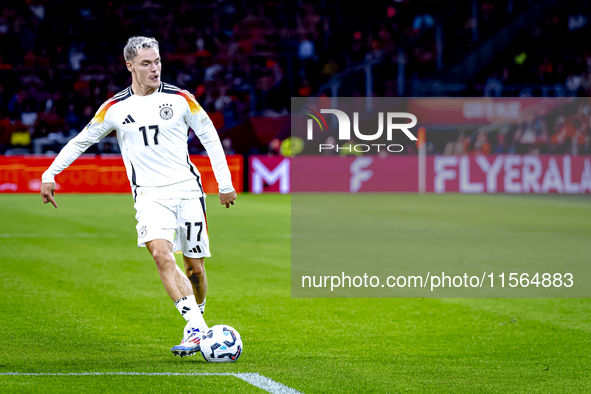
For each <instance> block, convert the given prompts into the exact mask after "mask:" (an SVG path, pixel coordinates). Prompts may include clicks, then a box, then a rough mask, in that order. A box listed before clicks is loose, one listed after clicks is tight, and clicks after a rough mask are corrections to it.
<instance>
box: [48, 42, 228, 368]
mask: <svg viewBox="0 0 591 394" xmlns="http://www.w3.org/2000/svg"><path fill="white" fill-rule="evenodd" d="M123 53H124V56H125V62H126V66H127V69H128V70H129V72H131V76H132V84H131V86H130V87H128V88H126V89H125V90H123V91H121V92H119V93H117V94H116V95H115V96H113V97H112V98H111V99H109V100H107V101H106V102H105V103H104V104H103V105H102V106H101V107H100V108H99V110H98V111H97V112H96V114H95V116H94V118H92V120H91V121H90V123H88V125H87V126H86V128H85V129H84V130H83V131H82V132H81V133H80V134H78V136H77V137H76V138H74V139H72V140H71V141H70V142H69V143H68V144H67V145H66V146H64V148H63V149H62V150H61V152H60V153H59V155H58V156H57V157H56V158H55V160H54V161H53V163H52V164H51V166H50V167H49V168H48V169H47V171H45V173H43V176H42V184H41V196H42V198H43V202H44V203H45V204H47V203H48V202H51V203H52V204H53V206H54V207H55V208H57V204H56V202H55V199H54V193H55V181H54V177H55V176H56V175H57V174H59V173H60V172H62V171H63V170H64V169H65V168H67V167H68V166H69V165H70V164H71V163H72V162H73V161H74V160H76V158H77V157H78V156H80V155H81V154H82V152H84V151H85V150H86V149H88V147H90V146H91V145H92V144H95V143H97V142H98V141H99V140H100V139H101V138H103V137H105V136H107V135H108V134H109V133H111V132H112V131H113V130H115V131H116V132H117V139H118V141H119V145H120V147H121V154H122V156H123V161H124V163H125V168H126V170H127V176H128V178H129V181H130V183H131V189H132V193H133V198H134V200H135V205H134V207H135V209H136V212H137V213H136V219H137V226H136V229H137V233H138V241H137V242H138V246H146V247H147V248H148V251H149V252H150V254H151V255H152V257H153V258H154V261H155V262H156V266H157V268H158V273H159V274H160V278H161V279H162V284H163V285H164V287H165V288H166V291H167V292H168V295H169V296H170V298H172V300H173V301H174V304H175V305H176V307H177V309H178V310H179V312H180V313H181V314H182V315H183V317H184V318H185V320H186V321H187V324H186V326H185V329H184V330H183V339H182V341H181V343H180V345H177V346H174V347H173V348H172V349H171V351H172V353H173V354H174V355H179V356H181V357H182V356H189V355H193V354H195V353H197V352H198V351H199V343H200V340H201V336H202V335H203V334H204V332H206V331H207V324H206V323H205V320H204V319H203V316H202V314H203V311H204V308H205V295H206V292H207V278H206V276H205V268H204V258H205V257H210V256H211V254H210V252H209V238H208V234H207V220H206V215H205V199H204V197H205V195H204V193H203V188H202V187H201V181H200V174H199V171H198V170H197V168H196V167H195V165H194V164H193V163H191V161H190V160H189V154H188V147H187V134H188V133H187V131H188V128H189V127H190V128H192V129H193V131H194V132H195V134H196V135H197V137H199V139H200V140H201V143H202V144H203V146H204V147H205V149H206V151H207V154H208V156H209V160H210V161H211V165H212V167H213V171H214V175H215V178H216V180H217V182H218V186H219V200H220V203H221V204H223V205H225V206H226V208H229V207H230V205H234V200H236V192H235V191H234V188H233V186H232V179H231V176H230V170H229V169H228V164H227V162H226V157H225V155H224V151H223V148H222V145H221V143H220V139H219V137H218V134H217V132H216V130H215V128H214V127H213V124H212V122H211V120H210V119H209V116H208V115H207V114H206V113H205V111H204V110H203V109H202V108H201V106H200V105H199V104H198V103H197V101H195V98H194V97H193V96H192V95H191V94H190V93H189V92H187V91H184V90H181V89H179V88H177V87H175V86H172V85H169V84H167V83H163V82H162V81H160V73H161V70H162V64H161V59H160V54H159V47H158V42H157V41H156V40H155V39H154V38H148V37H132V38H130V39H129V40H128V42H127V45H126V46H125V49H124V51H123ZM177 250H181V251H182V252H183V260H184V265H185V272H186V275H185V273H183V272H182V270H181V269H180V268H179V267H178V266H177V265H176V262H175V258H174V255H173V252H174V251H177Z"/></svg>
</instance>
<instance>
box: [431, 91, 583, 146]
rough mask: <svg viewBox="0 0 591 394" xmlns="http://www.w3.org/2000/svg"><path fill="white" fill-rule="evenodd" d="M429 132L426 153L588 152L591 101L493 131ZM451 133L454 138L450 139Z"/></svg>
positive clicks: (559, 108) (562, 107)
mask: <svg viewBox="0 0 591 394" xmlns="http://www.w3.org/2000/svg"><path fill="white" fill-rule="evenodd" d="M437 134H438V133H437V132H435V133H430V134H429V138H428V139H431V140H432V141H431V145H430V150H431V152H430V153H440V154H445V155H465V154H484V155H487V154H493V153H495V154H503V153H504V154H545V153H547V154H568V155H583V154H584V155H589V154H591V102H590V101H589V99H587V98H585V99H578V100H576V101H574V102H573V103H572V104H570V105H566V106H560V107H557V108H554V109H552V110H550V111H547V112H546V111H540V112H539V113H538V114H537V115H535V116H532V117H531V118H530V119H528V120H526V121H523V122H518V123H516V124H506V125H503V126H501V127H499V128H498V129H495V130H493V131H488V130H486V129H483V130H460V131H459V132H452V133H447V134H446V133H440V137H439V138H438V135H437ZM453 134H455V135H456V136H457V138H455V139H452V138H453V137H452V138H450V137H451V135H453Z"/></svg>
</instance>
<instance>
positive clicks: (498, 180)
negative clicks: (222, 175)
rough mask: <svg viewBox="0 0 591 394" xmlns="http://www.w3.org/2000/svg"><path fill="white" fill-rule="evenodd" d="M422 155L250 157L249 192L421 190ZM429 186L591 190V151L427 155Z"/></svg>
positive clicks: (464, 189)
mask: <svg viewBox="0 0 591 394" xmlns="http://www.w3.org/2000/svg"><path fill="white" fill-rule="evenodd" d="M418 161H419V159H418V156H388V157H385V158H380V157H377V156H358V157H353V156H346V157H338V156H296V157H295V158H294V159H291V160H290V159H289V158H283V157H266V156H251V158H250V166H249V168H250V170H249V171H250V191H252V192H253V193H263V192H273V191H274V192H277V191H281V192H282V193H288V192H290V191H294V192H350V193H357V192H417V191H418V178H419V170H418V168H419V165H418V164H419V162H418ZM425 167H426V174H425V179H426V191H427V192H436V193H445V192H460V193H502V192H504V193H568V194H586V193H591V156H568V155H565V156H562V155H540V156H536V155H488V156H482V155H480V156H428V157H427V158H426V166H425Z"/></svg>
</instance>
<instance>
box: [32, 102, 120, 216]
mask: <svg viewBox="0 0 591 394" xmlns="http://www.w3.org/2000/svg"><path fill="white" fill-rule="evenodd" d="M115 102H116V101H114V100H108V101H107V102H105V103H104V104H103V105H102V106H101V107H100V108H99V110H98V111H97V112H96V114H95V115H94V118H92V120H91V121H90V123H88V125H87V126H86V127H85V128H84V130H82V131H81V132H80V134H78V135H77V136H76V137H75V138H73V139H71V140H70V141H69V142H68V143H67V144H66V146H64V148H63V149H62V150H61V151H60V153H59V155H57V157H56V158H55V160H53V163H51V165H50V166H49V168H48V169H47V171H45V172H44V173H43V176H42V177H41V198H42V199H43V203H44V204H47V203H48V202H51V203H52V204H53V206H54V207H56V208H57V203H56V202H55V199H54V194H55V176H56V175H57V174H59V173H60V172H62V171H63V170H65V169H66V168H68V166H69V165H70V164H72V162H74V160H76V159H77V158H78V157H79V156H80V155H81V154H82V153H83V152H84V151H86V149H88V148H89V147H90V146H91V145H92V144H96V143H97V142H99V141H100V140H101V139H102V138H104V137H105V136H107V135H108V134H109V133H110V132H111V131H113V127H112V122H111V112H112V111H109V108H110V107H111V106H112V105H113V104H114V103H115Z"/></svg>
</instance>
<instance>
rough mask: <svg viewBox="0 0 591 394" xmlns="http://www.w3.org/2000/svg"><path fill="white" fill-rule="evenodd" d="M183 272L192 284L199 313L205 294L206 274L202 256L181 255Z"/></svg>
mask: <svg viewBox="0 0 591 394" xmlns="http://www.w3.org/2000/svg"><path fill="white" fill-rule="evenodd" d="M183 260H184V262H185V272H186V274H187V277H188V278H189V280H190V281H191V285H192V286H193V294H195V301H197V304H198V305H199V309H200V310H201V313H203V312H204V310H205V296H206V295H207V276H206V274H205V264H204V260H205V258H204V257H201V258H191V257H187V256H185V255H183Z"/></svg>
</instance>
